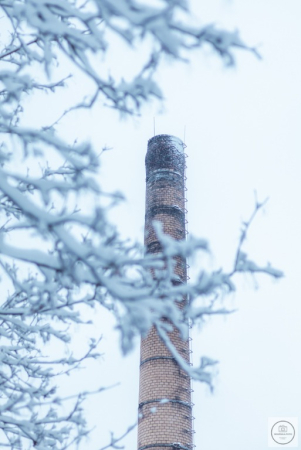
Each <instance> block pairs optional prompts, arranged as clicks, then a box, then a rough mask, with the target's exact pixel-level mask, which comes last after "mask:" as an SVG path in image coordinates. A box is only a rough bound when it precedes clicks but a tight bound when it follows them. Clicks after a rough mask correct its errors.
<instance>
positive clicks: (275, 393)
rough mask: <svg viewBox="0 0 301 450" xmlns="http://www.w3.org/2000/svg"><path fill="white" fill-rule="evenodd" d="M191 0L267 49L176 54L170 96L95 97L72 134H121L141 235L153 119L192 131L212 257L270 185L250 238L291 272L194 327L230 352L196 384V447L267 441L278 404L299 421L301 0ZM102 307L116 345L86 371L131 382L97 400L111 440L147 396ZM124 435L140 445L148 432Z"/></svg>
mask: <svg viewBox="0 0 301 450" xmlns="http://www.w3.org/2000/svg"><path fill="white" fill-rule="evenodd" d="M191 5H192V10H193V11H194V12H195V14H196V16H197V17H198V19H199V21H201V22H202V23H211V22H215V23H217V24H219V25H220V26H224V27H226V28H228V29H235V28H238V29H239V30H240V32H241V37H242V38H243V39H244V41H245V42H247V43H249V44H250V45H251V46H254V45H256V46H257V48H258V50H259V52H260V53H261V55H262V60H259V59H257V58H256V57H255V56H254V54H252V53H251V52H243V51H240V50H237V51H236V52H235V55H236V66H235V67H234V68H226V67H224V66H223V64H222V62H221V60H220V58H219V57H217V56H216V55H214V54H213V52H212V51H211V50H210V49H209V48H205V47H204V49H203V51H197V52H195V53H194V54H193V56H192V61H191V64H190V65H187V64H179V63H177V64H175V63H172V62H170V61H166V62H165V64H164V68H163V69H162V70H161V71H160V73H159V74H158V79H159V81H160V83H161V87H162V89H163V92H164V94H165V102H164V105H163V106H158V104H156V105H153V106H151V107H147V108H145V109H144V110H143V111H142V116H141V118H135V119H128V120H124V121H119V120H118V116H117V115H116V113H115V112H113V111H111V110H109V109H104V108H100V107H96V108H94V110H93V111H92V112H91V113H86V114H83V113H81V114H78V116H76V113H75V114H73V115H72V117H71V116H70V117H71V118H70V124H71V123H72V128H71V125H70V127H68V123H69V122H68V120H69V119H66V120H65V121H64V124H63V126H64V127H65V133H66V134H68V135H74V132H75V131H74V130H76V133H77V134H78V136H74V137H79V138H81V137H84V136H87V137H89V138H90V139H92V141H93V142H94V144H95V145H96V146H98V147H99V148H102V147H103V146H104V145H108V146H110V147H112V150H111V151H110V152H106V153H105V154H104V155H103V166H102V169H101V174H100V182H101V184H102V185H103V186H104V187H105V188H106V189H107V190H116V189H118V190H121V191H123V192H124V193H125V195H126V197H127V201H126V203H125V204H124V205H123V206H120V207H119V208H117V209H116V211H115V212H114V213H112V219H113V220H114V221H115V222H117V223H118V224H119V227H120V230H121V232H122V234H123V235H124V236H129V237H131V238H133V239H137V240H139V241H140V242H142V241H143V226H144V195H145V169H144V157H145V152H146V148H147V140H148V139H149V138H150V137H152V136H153V134H154V119H153V118H154V116H155V132H156V134H161V133H162V134H173V135H175V136H178V137H180V138H181V139H184V130H185V142H186V145H187V149H186V151H187V154H188V161H187V163H188V169H187V177H188V181H187V187H188V211H189V213H188V221H189V231H190V232H191V233H193V234H194V235H196V236H199V237H204V238H206V239H208V240H209V242H210V247H211V250H212V253H211V255H212V256H211V259H210V261H209V263H210V264H211V265H212V267H219V266H223V267H224V268H225V269H227V268H230V267H231V264H233V258H234V254H235V250H236V247H237V243H238V239H239V230H240V225H241V222H242V220H245V219H247V218H248V217H249V216H250V214H251V213H252V211H253V207H254V191H255V190H256V191H257V195H258V198H259V200H264V199H265V198H266V197H269V201H268V203H267V204H266V206H265V208H264V211H263V212H261V213H259V215H258V217H257V218H256V221H255V222H254V224H253V225H252V229H251V231H250V233H249V237H248V241H247V243H246V246H245V250H246V252H247V253H248V254H249V256H250V257H251V258H252V259H253V260H255V261H256V262H258V263H259V264H266V262H267V261H270V262H271V263H272V264H273V265H274V266H275V267H276V268H279V269H281V270H283V271H284V272H285V278H284V279H282V280H280V281H277V282H275V281H273V280H271V279H269V278H267V277H264V276H258V277H256V280H254V279H253V278H252V277H248V276H243V277H241V278H240V279H239V278H238V279H237V281H238V290H237V292H236V294H235V295H232V296H231V298H229V299H228V300H227V304H228V305H229V306H230V307H234V308H237V309H238V311H237V312H236V313H235V314H233V315H231V316H229V317H227V318H215V319H214V320H210V321H208V323H207V324H206V325H205V326H204V327H203V328H202V329H201V330H199V331H195V332H194V333H193V351H194V353H193V358H194V361H196V362H198V359H199V357H200V356H201V355H207V356H210V357H212V358H214V359H218V360H219V361H220V364H219V371H218V375H217V377H216V379H215V386H216V387H215V392H214V394H213V395H212V394H210V392H209V389H208V388H206V386H201V385H198V384H197V383H194V389H195V392H194V396H193V401H194V403H195V407H194V412H193V414H194V416H195V418H196V419H195V431H196V434H195V444H196V447H197V449H198V450H203V449H204V450H217V449H219V448H222V447H223V448H226V449H229V448H231V450H242V449H244V450H254V449H256V450H264V449H266V448H267V432H268V430H267V421H268V417H279V416H281V417H295V416H297V417H298V416H299V421H301V406H300V398H301V387H300V379H301V363H300V341H301V327H300V323H301V301H300V300H301V299H300V279H301V275H300V268H301V267H300V255H301V239H300V230H301V213H300V194H301V181H300V179H301V178H300V171H301V156H300V155H301V153H300V143H301V136H300V134H301V133H300V119H301V87H300V86H301V62H300V48H301V27H300V18H301V3H300V0H288V1H284V0H240V1H234V0H233V1H230V0H228V1H227V0H203V1H200V0H194V1H192V2H191ZM126 55H127V53H126V52H125V51H124V48H123V47H122V45H121V44H120V43H119V42H116V43H115V47H114V52H113V53H112V54H111V56H110V58H111V61H110V63H111V64H112V65H113V66H115V67H117V68H119V70H120V71H121V73H123V72H125V73H126V72H127V70H129V66H130V64H128V61H127V60H126ZM133 64H134V62H133ZM71 83H72V82H71ZM74 87H75V88H78V90H79V91H80V87H79V86H76V85H75V86H74ZM64 95H68V94H67V93H66V94H64V93H63V94H62V101H63V97H64ZM48 109H49V113H50V111H51V105H49V107H48ZM77 117H78V119H77ZM76 120H78V123H76ZM74 121H75V123H74ZM196 263H197V264H198V262H196ZM192 270H194V269H192ZM195 270H196V269H195ZM98 320H99V323H97V324H96V325H95V327H96V328H99V330H100V332H103V333H104V339H103V342H102V345H101V348H100V351H102V352H104V353H105V356H104V357H103V360H102V361H101V362H100V363H99V365H98V370H99V371H98V372H95V369H93V371H90V372H87V373H86V374H85V381H86V382H88V383H89V384H90V385H91V386H95V387H96V386H99V384H103V385H106V384H113V383H115V382H121V385H120V386H118V387H116V388H114V390H111V391H108V392H105V393H103V394H99V396H98V397H97V399H96V400H94V401H91V402H90V404H89V417H90V420H91V423H94V424H95V425H96V426H97V429H96V430H95V432H94V434H92V438H91V441H90V443H89V444H88V445H89V448H99V446H101V444H104V443H106V442H107V441H108V439H109V430H110V429H111V430H113V429H114V430H116V432H117V433H118V432H122V431H123V430H124V429H125V428H126V426H127V425H129V424H131V423H133V422H135V420H136V416H137V406H138V382H139V381H138V377H139V352H138V348H137V350H136V352H134V353H133V354H131V355H130V356H128V357H126V358H122V357H121V356H120V352H119V350H118V334H117V332H112V331H111V328H112V322H111V320H110V318H109V316H108V315H107V314H106V313H105V315H104V317H103V318H99V319H98ZM126 445H127V446H126V449H127V450H132V449H135V447H136V431H134V432H132V433H131V435H130V436H129V437H128V439H127V440H126Z"/></svg>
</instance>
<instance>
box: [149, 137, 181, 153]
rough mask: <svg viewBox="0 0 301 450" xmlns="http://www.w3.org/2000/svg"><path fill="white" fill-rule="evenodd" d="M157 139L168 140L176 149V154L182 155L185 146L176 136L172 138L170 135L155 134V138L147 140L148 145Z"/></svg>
mask: <svg viewBox="0 0 301 450" xmlns="http://www.w3.org/2000/svg"><path fill="white" fill-rule="evenodd" d="M157 138H168V139H169V140H170V141H172V142H173V144H174V145H175V147H176V149H177V150H178V152H180V153H184V148H185V144H184V142H183V141H182V140H181V139H180V138H178V137H177V136H173V135H172V134H156V135H155V136H153V137H152V138H150V139H149V140H148V145H149V144H150V143H151V142H152V141H153V140H156V139H157Z"/></svg>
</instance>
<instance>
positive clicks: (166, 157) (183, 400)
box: [138, 135, 193, 450]
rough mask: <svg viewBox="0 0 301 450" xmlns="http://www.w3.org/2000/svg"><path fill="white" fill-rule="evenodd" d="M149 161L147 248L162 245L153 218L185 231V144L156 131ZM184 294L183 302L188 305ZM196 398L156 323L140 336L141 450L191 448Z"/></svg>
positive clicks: (175, 232)
mask: <svg viewBox="0 0 301 450" xmlns="http://www.w3.org/2000/svg"><path fill="white" fill-rule="evenodd" d="M145 165H146V211H145V247H146V252H147V253H158V252H160V251H161V248H160V243H159V242H158V239H157V236H156V233H155V231H154V229H153V226H152V222H153V220H157V221H160V222H161V223H162V225H163V231H164V233H165V234H168V235H170V236H171V237H173V238H174V239H176V240H183V239H185V237H186V231H185V223H186V219H185V211H186V209H185V154H184V144H183V143H182V141H181V140H180V139H178V138H176V137H174V136H169V135H159V136H154V137H153V138H152V139H150V140H149V142H148V149H147V154H146V159H145ZM175 274H176V275H177V277H178V280H179V281H175V283H185V282H186V278H187V273H186V261H185V260H183V258H181V257H176V261H175ZM184 303H185V299H183V302H182V303H179V304H178V307H179V308H181V307H183V306H184ZM169 338H170V339H171V341H172V343H173V345H174V346H175V347H176V349H177V351H178V352H179V354H180V355H181V356H182V357H183V358H184V359H185V360H186V361H187V362H189V360H190V358H189V355H190V350H189V341H188V340H187V341H183V340H182V339H181V337H180V335H179V333H178V331H176V330H175V331H173V332H172V333H170V334H169ZM191 408H192V404H191V389H190V378H189V376H188V375H187V374H186V373H185V372H184V371H183V370H181V369H180V367H179V366H178V364H177V362H176V361H175V360H174V358H173V357H172V355H171V353H170V352H169V350H168V349H167V348H166V346H165V345H164V343H163V342H162V341H161V339H160V338H159V336H158V334H157V332H156V330H155V328H154V327H153V328H152V329H151V330H150V331H149V333H148V335H147V336H146V337H145V338H144V339H142V340H141V360H140V386H139V424H138V450H146V449H149V450H167V449H168V448H170V449H183V450H191V449H192V447H193V444H192V411H191Z"/></svg>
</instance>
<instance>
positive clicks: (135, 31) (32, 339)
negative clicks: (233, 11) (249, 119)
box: [0, 0, 282, 450]
mask: <svg viewBox="0 0 301 450" xmlns="http://www.w3.org/2000/svg"><path fill="white" fill-rule="evenodd" d="M148 3H149V2H148ZM179 11H180V12H181V17H182V18H183V20H182V21H180V20H179V19H178V17H179V15H178V12H179ZM0 12H1V14H0V22H1V33H2V29H3V30H6V31H7V33H4V32H3V35H2V34H1V44H0V136H1V145H0V272H1V278H2V280H1V281H2V282H3V284H4V285H5V286H7V291H8V293H7V295H6V296H5V294H4V291H5V290H6V288H5V289H3V296H2V300H1V303H0V321H1V326H0V338H1V341H0V361H1V368H0V386H1V398H0V446H1V447H3V448H5V447H8V448H11V449H12V450H13V449H14V450H15V449H17V448H18V449H19V448H35V449H37V450H53V449H54V448H55V449H56V450H63V449H64V450H65V449H67V448H68V447H70V448H72V446H73V448H74V447H75V446H76V445H77V444H80V442H81V441H82V439H83V438H84V437H85V436H86V435H87V433H88V426H87V424H86V421H85V415H84V409H83V403H84V400H85V398H86V397H87V395H89V393H87V392H82V393H77V394H76V395H75V396H73V397H68V398H65V397H62V396H61V395H60V394H59V393H58V392H57V391H58V389H57V385H58V381H57V377H59V376H62V375H64V374H65V375H66V374H70V373H71V372H72V371H73V370H75V369H77V368H78V367H81V364H82V362H84V361H85V360H87V358H90V360H92V359H95V358H97V357H98V356H99V351H98V349H97V346H98V341H97V340H95V339H92V338H91V340H90V341H89V343H87V348H86V351H84V352H83V354H82V355H79V356H74V355H73V354H72V353H69V354H68V356H66V355H64V354H63V355H62V354H58V355H56V356H55V357H54V358H51V357H50V356H49V355H48V354H47V346H46V345H45V344H46V343H48V342H53V343H54V344H53V345H56V346H57V347H58V348H60V347H59V345H60V344H62V345H64V346H68V345H71V343H72V333H71V330H72V325H73V324H86V323H87V321H86V320H85V319H84V318H83V315H82V311H83V309H84V308H86V309H85V310H88V309H89V310H90V309H92V308H94V309H97V308H98V309H101V308H106V309H107V310H109V311H110V312H111V313H112V314H113V315H114V316H115V319H116V322H117V328H118V330H119V332H120V337H121V347H122V350H123V352H124V353H125V354H126V353H127V352H129V351H130V350H131V349H132V348H133V346H134V343H135V338H136V337H137V336H145V335H146V334H147V332H148V330H149V329H150V328H151V327H152V326H156V327H157V330H158V333H159V334H160V336H161V337H162V339H163V340H164V342H165V343H166V345H167V347H168V348H169V349H170V351H171V353H172V354H173V355H174V358H175V359H176V360H177V362H178V364H179V366H180V367H181V368H182V370H185V371H188V373H189V374H190V375H191V376H192V377H194V378H196V379H199V380H201V381H205V382H207V383H209V384H211V379H212V377H211V373H210V370H209V371H208V369H209V368H210V366H214V364H215V361H212V360H210V359H208V358H207V359H206V358H204V359H203V360H202V362H201V365H200V367H199V368H191V367H190V366H189V367H187V364H186V363H185V361H183V360H182V359H181V357H180V356H179V355H178V354H177V352H176V351H175V349H174V348H173V346H172V344H171V342H170V341H169V338H168V333H169V331H170V328H168V326H169V327H172V328H176V329H178V330H179V332H180V333H181V336H182V337H183V338H186V337H187V333H188V324H189V323H194V322H196V321H198V320H200V319H202V317H205V316H207V315H214V314H225V313H228V312H229V311H227V310H226V309H224V308H217V307H216V306H215V305H216V304H215V301H214V298H215V296H219V295H220V294H221V293H223V292H229V291H233V290H234V289H235V284H234V276H235V275H236V274H237V273H239V272H246V271H247V272H248V271H251V272H258V271H259V272H264V273H266V274H268V275H272V276H274V277H280V276H281V275H282V273H281V272H279V271H277V270H275V269H273V268H272V267H271V266H266V267H259V266H257V265H256V264H255V263H252V262H251V261H249V259H248V258H247V256H246V255H245V253H244V252H242V250H241V247H242V244H243V242H244V240H245V236H246V232H247V231H248V228H249V225H250V223H251V221H252V220H253V216H252V218H251V220H250V221H249V222H247V224H246V225H245V226H244V230H243V233H242V236H241V240H240V243H239V248H238V251H237V255H236V261H235V264H234V269H233V271H232V272H231V273H225V272H223V271H217V272H213V273H206V272H205V271H201V272H200V275H199V277H198V278H197V280H196V281H195V282H194V283H188V284H186V283H179V280H178V279H177V277H176V275H175V274H174V262H175V258H176V257H178V256H180V257H182V258H186V257H188V256H190V255H192V254H193V253H194V252H195V251H199V250H200V251H204V252H208V251H209V245H208V243H207V242H206V241H205V240H202V239H193V238H190V239H189V240H187V241H185V242H178V241H173V240H172V239H171V238H170V237H168V236H166V235H164V234H163V232H162V228H161V227H160V225H159V224H155V225H154V226H155V229H156V232H157V235H158V239H159V240H160V242H161V247H162V253H161V254H156V255H146V256H144V255H143V249H141V248H140V247H139V246H138V245H135V244H132V243H129V242H127V241H124V240H123V239H122V238H121V237H120V236H119V234H118V232H117V230H116V228H115V227H114V226H113V225H112V224H111V223H110V221H109V219H108V214H107V212H108V209H109V208H110V207H111V205H112V204H114V203H116V202H117V201H118V200H120V199H121V197H122V196H121V195H120V194H109V195H108V194H106V193H104V192H103V191H102V189H101V187H100V186H99V183H98V181H97V180H96V176H95V175H96V174H97V175H98V171H99V164H100V162H99V156H98V150H96V149H94V148H93V146H92V145H91V144H90V143H89V142H82V143H77V142H75V143H74V142H72V143H70V142H68V141H67V140H65V139H63V138H62V137H61V136H60V135H59V133H58V132H57V131H56V128H55V127H56V125H57V123H58V122H59V121H60V119H62V118H63V117H65V115H66V114H67V113H68V112H71V111H73V110H75V109H78V108H87V109H89V108H92V106H93V105H94V104H95V103H97V102H100V101H102V102H105V104H106V105H107V106H109V107H111V108H114V109H116V110H117V111H119V112H123V113H127V114H137V113H139V111H140V109H141V106H142V105H143V104H144V103H146V102H148V101H149V100H150V99H151V98H153V97H155V98H158V99H161V98H163V93H162V91H161V89H160V86H159V85H158V84H157V83H156V81H155V77H154V75H155V73H156V71H157V69H158V67H159V65H160V62H161V59H162V56H163V55H169V56H170V57H172V58H174V59H175V60H184V59H186V60H187V59H189V52H190V51H191V50H193V49H194V48H199V47H202V46H203V45H204V44H207V45H210V46H211V47H212V48H213V49H214V51H216V52H217V54H218V55H219V56H221V57H222V58H223V60H224V61H225V62H226V64H233V63H234V50H235V48H237V47H239V48H242V49H245V50H249V51H252V52H256V51H255V50H254V49H252V48H250V47H249V46H248V45H246V44H244V42H243V41H242V40H241V38H240V36H239V35H238V33H237V32H234V33H233V32H229V31H226V30H218V29H217V28H216V27H215V26H213V25H200V26H199V27H196V26H192V25H191V24H190V19H189V8H188V2H186V1H185V0H172V1H170V0H163V1H162V2H161V6H156V7H153V6H149V5H146V4H143V2H136V1H135V0H115V1H109V0H87V1H83V2H82V1H78V0H39V1H37V0H19V1H15V0H0ZM112 33H113V34H114V35H115V37H116V36H118V38H120V39H122V40H123V41H124V42H125V43H127V45H128V47H129V48H130V49H132V50H134V49H135V48H137V49H138V51H139V49H140V48H143V51H144V50H145V49H146V48H148V54H147V55H145V59H144V64H143V65H142V67H141V68H140V69H138V70H137V71H136V73H135V74H134V75H133V77H132V79H129V80H125V79H121V80H119V79H118V77H117V76H115V75H114V73H111V74H110V75H108V74H107V73H106V72H105V71H104V70H103V64H102V62H103V61H106V56H107V54H109V52H110V51H111V41H110V39H111V38H110V37H111V36H112ZM145 42H146V43H150V45H149V46H148V47H147V46H145V47H141V44H142V43H143V45H145ZM66 59H67V60H68V70H70V67H71V72H72V73H71V75H72V76H76V74H77V73H78V70H79V71H81V72H82V73H83V74H84V76H85V79H86V80H89V81H90V82H92V83H90V85H91V84H92V85H93V92H92V91H91V92H92V93H91V92H90V91H89V92H88V91H87V92H86V93H85V98H84V99H83V100H82V101H80V102H79V103H74V104H72V105H71V106H70V105H68V107H67V108H66V110H65V112H64V113H62V114H61V116H60V119H57V120H56V121H54V122H51V123H46V124H45V125H44V126H41V127H37V126H36V117H34V118H30V117H29V113H28V109H27V106H28V103H29V102H27V98H34V95H35V93H36V92H37V91H41V90H42V91H45V92H47V93H48V95H52V96H56V95H58V93H59V89H62V88H63V87H65V88H66V87H67V86H68V79H69V76H64V77H62V75H61V73H60V72H59V70H58V68H59V66H60V64H64V61H65V60H66ZM145 61H146V62H145ZM23 116H24V117H25V118H26V120H27V122H26V120H25V121H22V118H23ZM29 119H32V120H29ZM24 123H31V124H32V125H31V126H30V125H24ZM20 154H22V156H23V159H22V161H21V162H20V160H21V158H20ZM48 159H50V160H51V163H49V162H48ZM33 160H34V161H35V162H36V161H38V162H39V165H40V167H41V169H42V174H41V176H40V177H39V175H38V174H37V173H36V170H35V169H33V170H31V167H30V166H31V164H32V162H33ZM74 197H76V201H78V203H79V205H77V204H75V202H74V200H72V199H74ZM104 199H105V200H106V201H104ZM72 202H73V203H72ZM86 204H89V214H84V213H82V212H81V209H80V208H81V206H85V205H86ZM257 209H258V208H257ZM20 236H21V238H20ZM154 274H155V277H154V276H153V275H154ZM183 298H189V302H187V304H186V306H185V308H183V309H182V310H180V309H179V308H178V307H177V304H176V303H177V302H182V301H183ZM198 299H201V301H202V300H204V303H201V305H200V303H198V302H197V301H198ZM163 319H164V320H165V322H164V321H163ZM166 319H167V320H168V323H167V322H166ZM167 325H168V326H167ZM64 348H65V347H64ZM100 391H101V389H100ZM121 439H122V436H121V437H119V438H115V437H114V436H113V435H112V439H111V442H110V443H109V444H108V446H107V447H105V448H117V446H118V445H119V441H120V440H121Z"/></svg>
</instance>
